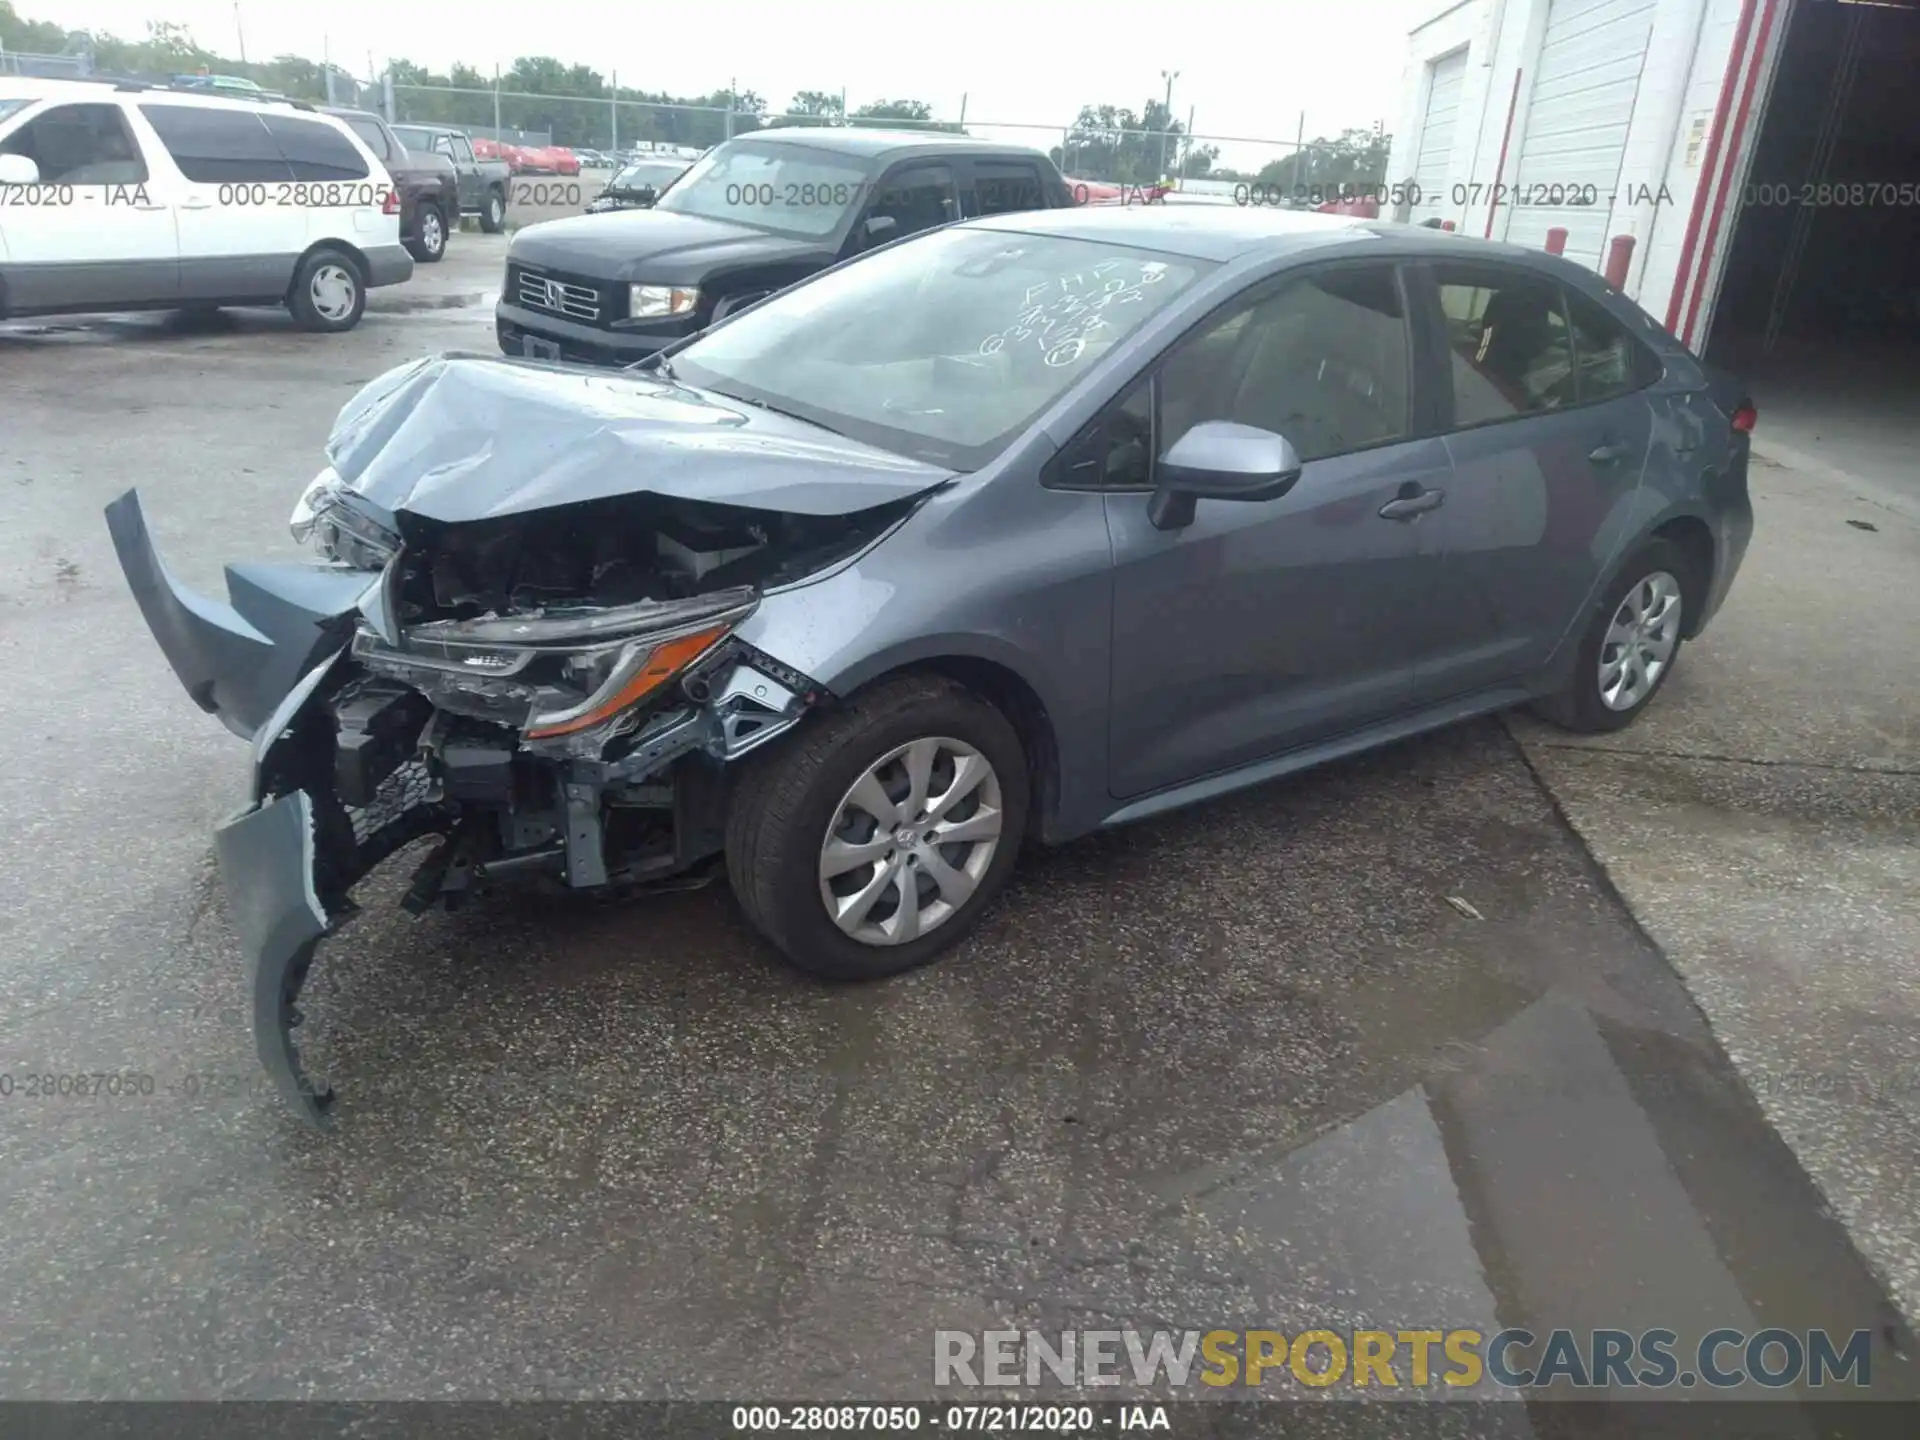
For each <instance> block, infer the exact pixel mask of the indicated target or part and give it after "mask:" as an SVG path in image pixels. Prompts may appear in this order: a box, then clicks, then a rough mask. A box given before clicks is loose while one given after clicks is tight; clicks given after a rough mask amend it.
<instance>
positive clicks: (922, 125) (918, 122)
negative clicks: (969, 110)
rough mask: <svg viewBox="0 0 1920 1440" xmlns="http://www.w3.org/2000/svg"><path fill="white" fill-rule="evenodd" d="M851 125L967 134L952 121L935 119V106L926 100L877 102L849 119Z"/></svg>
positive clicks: (853, 114) (863, 108)
mask: <svg viewBox="0 0 1920 1440" xmlns="http://www.w3.org/2000/svg"><path fill="white" fill-rule="evenodd" d="M847 123H848V124H849V125H876V126H897V127H899V128H900V129H903V130H939V131H944V132H946V133H947V134H950V135H960V134H964V133H965V132H964V131H963V130H961V128H960V127H959V125H958V124H956V123H955V122H953V121H951V120H936V119H934V118H933V106H931V105H929V104H928V103H927V102H926V101H924V100H875V101H873V102H872V103H870V104H866V105H862V106H860V107H859V108H858V109H857V110H855V111H854V112H853V113H852V114H851V115H849V116H848V117H847Z"/></svg>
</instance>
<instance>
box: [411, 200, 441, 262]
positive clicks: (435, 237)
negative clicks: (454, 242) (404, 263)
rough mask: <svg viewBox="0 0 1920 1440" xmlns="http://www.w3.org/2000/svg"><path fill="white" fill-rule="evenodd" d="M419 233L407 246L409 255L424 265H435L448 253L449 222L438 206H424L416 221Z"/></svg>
mask: <svg viewBox="0 0 1920 1440" xmlns="http://www.w3.org/2000/svg"><path fill="white" fill-rule="evenodd" d="M416 229H417V230H418V231H419V233H418V234H417V235H416V236H415V237H414V238H413V239H412V240H411V241H409V242H408V244H407V253H408V254H410V255H412V256H413V258H414V259H416V260H418V261H419V262H420V263H421V264H422V265H435V264H438V263H439V262H440V260H441V259H442V258H444V257H445V255H446V253H447V220H446V217H445V216H444V215H442V214H441V213H440V207H439V206H438V205H429V204H424V203H423V204H422V205H421V206H420V216H419V219H418V220H417V221H416Z"/></svg>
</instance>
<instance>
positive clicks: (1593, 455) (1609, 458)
mask: <svg viewBox="0 0 1920 1440" xmlns="http://www.w3.org/2000/svg"><path fill="white" fill-rule="evenodd" d="M1632 453H1633V452H1632V451H1631V450H1630V449H1628V448H1627V447H1626V446H1625V445H1616V444H1615V443H1614V442H1613V441H1611V440H1603V441H1602V442H1601V443H1600V444H1598V445H1596V446H1594V447H1593V449H1591V450H1589V451H1588V452H1587V459H1589V460H1591V461H1592V462H1593V463H1594V464H1595V465H1611V464H1613V463H1614V462H1615V461H1616V460H1624V459H1626V458H1627V456H1629V455H1631V454H1632Z"/></svg>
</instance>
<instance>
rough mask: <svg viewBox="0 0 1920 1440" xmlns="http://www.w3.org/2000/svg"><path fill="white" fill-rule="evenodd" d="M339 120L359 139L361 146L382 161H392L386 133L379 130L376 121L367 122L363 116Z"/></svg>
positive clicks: (345, 116)
mask: <svg viewBox="0 0 1920 1440" xmlns="http://www.w3.org/2000/svg"><path fill="white" fill-rule="evenodd" d="M340 118H341V120H343V121H344V122H345V123H346V127H347V128H348V129H349V130H351V131H353V133H354V134H356V135H358V136H359V137H360V143H361V144H363V145H365V146H366V147H367V148H368V149H369V150H371V151H373V153H374V154H376V155H378V156H379V157H380V158H381V159H382V160H391V159H393V152H392V150H390V149H389V148H388V146H387V136H386V132H385V131H383V130H382V129H381V128H380V122H379V121H378V120H369V119H367V118H366V117H365V116H364V115H342V116H341V117H340Z"/></svg>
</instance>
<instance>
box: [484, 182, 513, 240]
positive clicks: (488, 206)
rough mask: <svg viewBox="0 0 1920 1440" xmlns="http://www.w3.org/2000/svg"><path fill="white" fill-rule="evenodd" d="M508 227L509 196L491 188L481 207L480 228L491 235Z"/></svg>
mask: <svg viewBox="0 0 1920 1440" xmlns="http://www.w3.org/2000/svg"><path fill="white" fill-rule="evenodd" d="M506 227H507V197H506V196H505V195H502V194H501V193H500V192H499V191H498V190H489V191H487V198H486V201H485V203H483V204H482V205H481V207H480V228H481V229H482V230H484V231H486V232H487V234H489V235H498V234H499V233H500V232H501V231H502V230H504V229H506Z"/></svg>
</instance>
